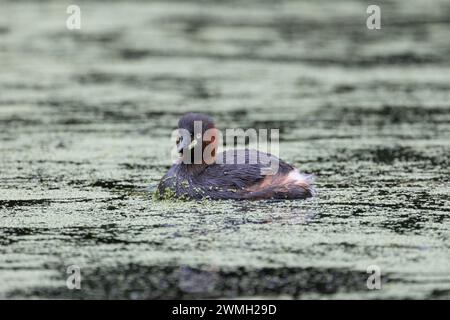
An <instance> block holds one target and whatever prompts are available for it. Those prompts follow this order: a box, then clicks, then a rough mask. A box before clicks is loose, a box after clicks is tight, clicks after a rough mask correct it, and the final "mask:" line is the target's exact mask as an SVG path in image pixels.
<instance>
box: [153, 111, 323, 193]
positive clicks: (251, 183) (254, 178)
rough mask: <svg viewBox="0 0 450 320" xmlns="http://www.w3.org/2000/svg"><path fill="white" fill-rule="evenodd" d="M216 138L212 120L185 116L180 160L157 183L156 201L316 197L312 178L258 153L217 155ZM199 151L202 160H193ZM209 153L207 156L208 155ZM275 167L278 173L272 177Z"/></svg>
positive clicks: (180, 129) (181, 122)
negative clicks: (167, 197) (169, 199)
mask: <svg viewBox="0 0 450 320" xmlns="http://www.w3.org/2000/svg"><path fill="white" fill-rule="evenodd" d="M197 124H200V125H201V126H200V127H199V125H197ZM197 129H199V130H200V131H201V134H199V133H198V132H196V131H198V130H197ZM217 137H218V131H217V129H216V128H215V125H214V121H213V120H212V119H211V118H210V117H209V116H207V115H204V114H200V113H187V114H185V115H184V116H183V117H181V119H180V120H179V122H178V137H177V151H178V153H179V155H180V159H179V160H178V162H177V163H175V164H174V165H172V167H171V168H170V169H169V171H168V172H167V174H166V175H165V176H164V177H163V178H162V179H161V181H160V182H159V185H158V188H157V190H156V196H157V197H159V198H165V197H166V196H174V197H177V198H184V199H204V198H207V199H235V200H239V199H252V200H261V199H306V198H309V197H312V196H313V195H314V188H313V186H312V183H313V179H312V176H311V175H304V174H302V173H300V172H299V171H298V169H296V168H294V167H293V166H292V165H290V164H288V163H286V162H284V161H282V160H281V159H278V158H277V157H275V156H273V155H271V154H267V153H263V152H259V151H256V150H249V149H244V150H228V151H225V152H222V153H219V154H216V150H217V146H218V138H217ZM195 150H196V151H200V152H201V155H202V156H201V157H200V158H201V159H200V161H195V160H197V159H198V157H196V155H195V152H194V151H195ZM206 150H209V153H207V156H204V155H203V154H204V151H206ZM252 159H253V161H252ZM274 163H275V164H276V165H277V171H276V173H275V174H268V173H267V172H271V170H272V169H271V168H272V167H271V166H272V165H273V164H274ZM272 172H273V170H272Z"/></svg>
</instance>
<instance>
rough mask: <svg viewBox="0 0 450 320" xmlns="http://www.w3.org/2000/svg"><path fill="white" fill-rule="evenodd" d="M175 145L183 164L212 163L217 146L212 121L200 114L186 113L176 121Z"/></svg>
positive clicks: (215, 130)
mask: <svg viewBox="0 0 450 320" xmlns="http://www.w3.org/2000/svg"><path fill="white" fill-rule="evenodd" d="M176 143H177V150H178V153H179V154H180V156H181V159H182V162H183V163H185V164H211V163H213V162H214V159H215V156H216V153H217V144H218V132H217V129H216V127H215V124H214V120H213V119H212V118H211V117H209V116H207V115H205V114H202V113H186V114H185V115H183V116H182V117H181V118H180V120H179V121H178V137H177V141H176Z"/></svg>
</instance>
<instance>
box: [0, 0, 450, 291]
mask: <svg viewBox="0 0 450 320" xmlns="http://www.w3.org/2000/svg"><path fill="white" fill-rule="evenodd" d="M72 2H73V1H72ZM72 2H71V3H72ZM67 4H68V3H66V2H64V1H56V2H51V1H50V2H49V1H35V2H25V1H1V2H0V298H121V299H122V298H126V299H128V298H132V299H140V298H226V297H233V298H234V297H247V298H249V297H271V298H288V299H290V298H369V299H371V298H447V299H448V298H449V297H450V239H449V238H450V219H449V211H450V200H449V187H450V185H449V173H450V170H449V166H448V165H449V161H448V159H449V156H450V125H449V124H450V91H449V89H450V2H449V1H421V0H413V1H378V4H379V5H380V7H381V12H382V28H381V30H375V31H373V30H368V29H367V28H366V18H367V14H366V8H367V6H368V5H369V4H374V3H372V2H370V3H369V2H366V1H353V0H349V1H323V0H319V1H304V2H297V1H282V2H277V3H275V2H274V1H235V2H222V1H216V2H214V1H210V2H207V1H204V2H194V1H181V2H173V1H164V2H163V1H161V2H146V1H129V2H102V1H89V2H83V1H81V2H78V4H79V5H80V7H81V11H82V29H81V30H75V31H70V30H67V29H66V27H65V21H66V18H67V14H66V7H67ZM194 110H195V111H203V112H207V113H209V114H210V115H212V116H213V117H214V118H215V119H216V122H217V124H218V126H219V127H222V128H234V127H238V128H279V129H280V138H281V145H280V156H281V158H283V159H284V160H286V161H288V162H290V163H293V164H295V165H296V166H298V167H299V168H300V169H301V170H302V171H304V172H308V173H314V174H315V175H316V176H317V189H318V196H317V197H316V198H315V199H313V200H310V201H303V202H302V201H294V202H276V203H273V202H272V203H271V202H228V201H223V202H201V203H196V202H177V201H159V202H158V201H153V200H152V199H151V197H150V196H149V192H147V191H146V188H147V187H148V186H149V185H150V189H151V188H154V186H155V185H156V184H157V182H158V179H159V178H160V177H161V176H162V175H163V174H164V173H165V171H166V170H167V168H168V167H169V165H170V159H169V152H170V148H171V145H170V133H171V131H172V129H173V128H174V127H175V126H176V122H177V119H178V117H179V116H180V115H181V114H183V113H184V112H187V111H194ZM72 264H75V265H78V266H79V267H80V268H81V274H82V289H81V290H79V291H76V290H75V291H70V290H68V289H67V288H66V284H65V281H66V277H67V274H66V268H67V266H69V265H72ZM371 265H377V266H379V267H380V269H381V271H382V289H381V290H368V289H367V287H366V279H367V277H368V276H369V275H368V274H367V273H366V270H367V268H368V267H369V266H371Z"/></svg>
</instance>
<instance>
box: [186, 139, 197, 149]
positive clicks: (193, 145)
mask: <svg viewBox="0 0 450 320" xmlns="http://www.w3.org/2000/svg"><path fill="white" fill-rule="evenodd" d="M197 143H198V141H197V139H194V140H192V142H191V143H189V145H188V146H187V148H188V150H191V149H193V148H194V147H195V146H196V145H197Z"/></svg>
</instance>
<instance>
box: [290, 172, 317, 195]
mask: <svg viewBox="0 0 450 320" xmlns="http://www.w3.org/2000/svg"><path fill="white" fill-rule="evenodd" d="M285 183H294V184H296V185H299V186H301V187H303V188H305V189H308V190H310V191H311V194H312V195H313V196H315V195H316V191H315V189H314V187H313V183H314V176H313V175H312V174H303V173H300V171H298V170H297V169H294V170H292V171H291V172H289V174H288V175H287V177H286V180H285Z"/></svg>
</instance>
